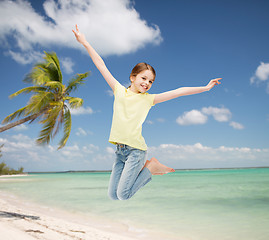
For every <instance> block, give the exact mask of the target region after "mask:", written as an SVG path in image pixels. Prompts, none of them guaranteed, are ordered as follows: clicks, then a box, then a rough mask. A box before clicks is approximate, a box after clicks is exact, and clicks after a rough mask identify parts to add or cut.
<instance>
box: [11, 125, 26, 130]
mask: <svg viewBox="0 0 269 240" xmlns="http://www.w3.org/2000/svg"><path fill="white" fill-rule="evenodd" d="M27 129H28V127H27V126H26V125H25V124H21V125H18V126H16V127H14V130H15V131H25V130H27Z"/></svg>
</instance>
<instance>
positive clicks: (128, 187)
mask: <svg viewBox="0 0 269 240" xmlns="http://www.w3.org/2000/svg"><path fill="white" fill-rule="evenodd" d="M146 154H147V152H146V151H142V150H139V149H136V148H132V147H130V146H128V145H124V144H117V150H116V160H115V163H114V165H113V167H112V172H111V176H110V182H109V188H108V196H109V197H110V198H111V199H113V200H127V199H129V198H131V197H132V196H133V195H134V194H135V193H136V192H137V191H138V190H139V189H140V188H141V187H143V186H144V185H145V184H147V183H148V182H149V181H150V180H151V176H152V175H151V172H150V171H149V170H148V168H144V169H143V170H142V171H141V169H142V168H143V167H144V164H145V160H146Z"/></svg>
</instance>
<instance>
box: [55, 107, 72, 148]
mask: <svg viewBox="0 0 269 240" xmlns="http://www.w3.org/2000/svg"><path fill="white" fill-rule="evenodd" d="M63 122H64V136H63V137H62V139H61V141H60V143H59V147H58V149H61V148H63V147H64V146H65V144H66V142H67V140H68V138H69V136H70V132H71V125H72V120H71V113H70V110H69V109H68V107H66V106H65V111H64V120H63Z"/></svg>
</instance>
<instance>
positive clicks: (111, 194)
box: [107, 192, 120, 200]
mask: <svg viewBox="0 0 269 240" xmlns="http://www.w3.org/2000/svg"><path fill="white" fill-rule="evenodd" d="M107 195H108V197H109V198H110V199H111V200H120V199H119V198H118V196H117V194H116V193H112V192H108V194H107Z"/></svg>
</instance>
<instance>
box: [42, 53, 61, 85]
mask: <svg viewBox="0 0 269 240" xmlns="http://www.w3.org/2000/svg"><path fill="white" fill-rule="evenodd" d="M45 55H46V56H45V57H44V59H45V60H46V62H47V67H50V66H51V65H52V66H53V67H52V68H53V69H55V70H56V71H57V74H58V81H59V82H61V83H62V80H63V76H62V72H61V68H60V62H59V59H58V57H57V55H56V53H55V52H51V53H47V52H45Z"/></svg>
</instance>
